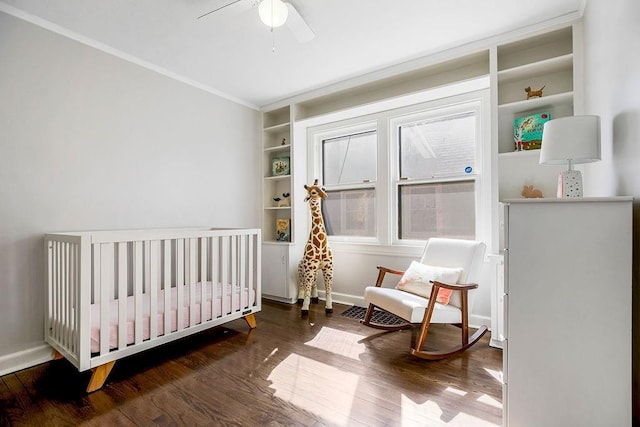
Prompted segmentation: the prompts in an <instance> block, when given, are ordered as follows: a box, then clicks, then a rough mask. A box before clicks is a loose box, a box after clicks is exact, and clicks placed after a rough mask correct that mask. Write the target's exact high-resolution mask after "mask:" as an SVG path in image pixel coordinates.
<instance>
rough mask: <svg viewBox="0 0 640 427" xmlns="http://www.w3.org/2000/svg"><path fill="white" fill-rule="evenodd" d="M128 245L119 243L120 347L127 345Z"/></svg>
mask: <svg viewBox="0 0 640 427" xmlns="http://www.w3.org/2000/svg"><path fill="white" fill-rule="evenodd" d="M127 247H128V243H127V242H119V243H118V348H125V347H126V346H127V277H128V274H127V273H128V269H127V258H128V257H127V255H128V253H127V252H128V251H127Z"/></svg>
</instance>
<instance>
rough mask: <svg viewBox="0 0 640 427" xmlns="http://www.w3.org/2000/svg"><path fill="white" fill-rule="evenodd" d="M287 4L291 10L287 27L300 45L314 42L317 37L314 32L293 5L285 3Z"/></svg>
mask: <svg viewBox="0 0 640 427" xmlns="http://www.w3.org/2000/svg"><path fill="white" fill-rule="evenodd" d="M285 4H286V5H287V8H289V17H288V18H287V22H286V23H285V25H286V26H287V27H289V29H290V30H291V32H292V33H293V35H294V36H295V38H296V39H297V40H298V41H299V42H300V43H306V42H308V41H310V40H312V39H313V38H314V37H315V36H316V35H315V33H314V32H313V30H312V29H311V28H310V27H309V25H307V23H306V22H305V21H304V19H303V18H302V16H301V15H300V14H299V13H298V11H297V10H296V8H295V7H293V5H292V4H291V3H288V2H285Z"/></svg>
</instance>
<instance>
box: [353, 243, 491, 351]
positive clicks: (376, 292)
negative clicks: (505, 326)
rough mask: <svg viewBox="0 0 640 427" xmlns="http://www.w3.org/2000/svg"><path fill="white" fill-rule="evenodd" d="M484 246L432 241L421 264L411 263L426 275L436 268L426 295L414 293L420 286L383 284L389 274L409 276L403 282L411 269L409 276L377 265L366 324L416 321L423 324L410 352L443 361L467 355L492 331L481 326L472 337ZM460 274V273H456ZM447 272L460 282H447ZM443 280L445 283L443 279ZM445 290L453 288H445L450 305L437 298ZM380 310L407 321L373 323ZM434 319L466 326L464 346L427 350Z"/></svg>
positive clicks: (425, 285) (367, 292)
mask: <svg viewBox="0 0 640 427" xmlns="http://www.w3.org/2000/svg"><path fill="white" fill-rule="evenodd" d="M485 250H486V245H485V244H484V243H482V242H477V241H471V240H457V239H443V238H432V239H429V241H428V242H427V245H426V247H425V250H424V253H423V255H422V258H421V260H420V264H417V263H415V264H413V263H412V266H411V268H415V271H418V270H419V269H422V270H421V272H422V273H420V274H422V277H423V278H424V276H425V274H426V276H429V274H432V273H433V272H434V271H435V272H437V274H436V275H435V276H432V277H435V279H431V280H429V278H428V277H427V279H426V280H423V282H424V281H426V282H431V283H432V286H429V283H421V285H422V287H421V288H420V289H421V291H420V293H421V295H418V294H416V293H414V292H415V291H416V288H415V287H410V286H405V287H402V289H401V288H400V286H396V288H393V289H392V288H385V287H382V282H383V280H384V277H385V275H386V274H387V273H390V274H396V275H403V274H404V276H403V280H402V281H401V284H402V282H405V278H407V280H409V279H410V276H411V273H407V274H405V272H404V271H399V270H392V269H389V268H386V267H382V266H378V267H377V268H378V280H377V281H376V285H375V286H368V287H367V288H366V289H365V292H364V300H365V301H366V302H367V303H368V304H369V307H368V309H367V313H366V314H365V318H364V320H363V321H362V323H363V324H364V325H367V326H370V327H373V328H377V329H383V330H390V331H393V330H400V329H406V328H411V327H412V326H413V325H414V324H420V332H419V334H418V337H417V339H416V342H415V346H414V347H412V348H411V354H412V355H414V356H416V357H419V358H422V359H429V360H438V359H444V358H447V357H451V356H454V355H457V354H460V353H462V352H463V351H465V350H467V349H468V348H469V347H471V346H472V345H473V344H475V343H476V342H477V341H478V340H479V339H480V338H482V336H483V335H484V334H485V333H486V332H487V327H486V326H482V327H481V328H480V329H478V330H477V331H476V332H475V333H474V334H473V335H472V336H471V337H469V310H470V309H471V307H472V306H473V298H472V295H473V293H471V294H470V293H469V291H470V290H473V289H476V288H477V287H478V285H477V284H476V283H477V281H478V278H479V275H480V271H481V267H482V264H483V259H484V254H485ZM414 265H415V267H414ZM425 269H426V270H425ZM460 270H461V271H460ZM425 271H426V273H425ZM443 272H444V273H443ZM449 273H451V274H453V276H451V275H450V274H449ZM456 273H457V274H459V276H455V275H456ZM420 274H418V276H420ZM443 274H444V276H443ZM445 276H448V277H458V279H457V281H456V283H444V282H445V280H443V279H442V277H445ZM438 278H440V280H443V281H442V282H441V281H439V280H438ZM429 287H430V288H431V289H429ZM443 289H444V290H445V292H448V291H446V290H451V291H452V292H451V294H450V297H449V301H448V304H442V303H441V302H438V300H440V301H443V300H442V299H441V295H439V294H438V293H439V292H441V290H443ZM375 309H381V310H384V311H386V312H389V313H392V314H394V315H395V316H397V317H400V318H402V319H403V320H405V321H406V323H403V324H400V325H394V326H388V325H381V324H377V323H374V322H372V316H373V313H374V310H375ZM431 323H450V324H454V325H456V326H458V327H460V328H461V329H462V343H461V345H460V346H457V347H454V348H452V349H448V350H444V351H425V350H424V349H423V347H424V344H425V340H426V338H427V332H428V331H429V325H430V324H431Z"/></svg>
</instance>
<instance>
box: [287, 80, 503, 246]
mask: <svg viewBox="0 0 640 427" xmlns="http://www.w3.org/2000/svg"><path fill="white" fill-rule="evenodd" d="M474 101H476V102H478V105H479V106H478V110H477V120H476V126H477V127H478V131H477V136H478V139H477V143H476V150H477V152H476V162H475V173H474V174H473V175H474V179H475V185H476V190H475V195H476V198H475V209H476V216H475V221H476V233H475V234H476V239H477V240H481V241H485V242H490V241H491V236H492V235H493V234H494V231H495V230H493V227H494V225H493V224H492V221H491V215H492V212H493V209H492V203H493V201H492V197H494V196H495V194H497V193H496V191H497V189H493V187H494V186H495V185H494V178H493V175H497V167H498V166H497V163H496V164H492V153H493V152H494V151H495V150H494V147H493V146H494V145H495V144H494V142H493V141H492V139H491V133H490V130H491V120H490V102H489V101H490V90H489V85H488V79H486V78H479V79H475V80H472V81H468V82H463V83H460V84H454V85H450V86H446V87H439V88H435V89H429V90H426V91H423V92H419V93H416V94H411V95H407V96H404V97H399V98H394V99H391V100H386V101H379V102H377V103H374V104H367V105H364V106H360V107H354V108H352V109H347V110H342V111H337V112H334V113H329V114H326V115H324V116H318V117H314V118H310V119H306V120H303V121H302V122H300V123H299V125H300V126H301V127H302V128H303V129H304V133H305V134H306V140H307V143H306V144H307V159H308V163H307V166H308V168H307V179H308V180H312V179H315V178H318V179H320V180H322V176H321V172H322V163H321V162H322V157H321V155H322V151H321V141H322V140H323V139H328V138H331V137H337V136H340V135H344V134H346V133H348V132H354V133H355V132H359V131H362V130H363V129H365V128H366V126H372V125H374V124H375V127H376V128H377V160H378V161H377V164H378V170H377V173H378V177H377V180H376V182H375V191H376V218H377V235H376V237H375V238H361V237H350V236H329V241H330V242H332V243H334V249H335V248H338V249H339V250H340V251H346V252H351V253H370V254H380V255H402V254H405V255H410V254H415V253H416V251H417V250H421V249H423V248H424V242H425V241H424V240H406V239H404V240H400V239H398V238H397V225H396V224H397V220H398V211H397V203H398V200H397V197H398V195H397V186H396V185H395V183H394V177H398V176H399V170H398V168H397V167H396V166H394V165H397V159H394V158H393V157H397V156H398V152H397V150H396V149H394V148H393V147H392V146H394V145H395V143H392V142H391V135H390V132H392V130H391V129H392V128H391V119H395V118H400V117H403V116H410V115H412V114H420V113H423V112H425V111H431V110H437V109H440V108H443V107H449V106H455V105H458V104H468V103H471V102H474ZM301 130H302V129H301ZM469 178H470V177H469V176H464V177H463V178H461V179H462V180H468V179H469ZM396 180H397V179H396Z"/></svg>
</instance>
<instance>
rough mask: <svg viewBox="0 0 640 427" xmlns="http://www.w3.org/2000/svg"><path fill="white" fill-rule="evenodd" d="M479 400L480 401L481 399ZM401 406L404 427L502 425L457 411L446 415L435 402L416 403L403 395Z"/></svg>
mask: <svg viewBox="0 0 640 427" xmlns="http://www.w3.org/2000/svg"><path fill="white" fill-rule="evenodd" d="M446 390H447V391H450V392H453V393H455V394H456V395H459V396H461V397H464V396H465V395H467V393H466V392H464V391H461V390H458V389H454V388H451V387H448V388H447V389H446ZM484 396H486V395H484ZM484 396H483V397H484ZM487 397H488V396H487ZM478 400H479V401H480V399H478ZM483 403H484V402H483ZM400 404H401V408H402V409H401V411H402V417H401V421H400V425H401V426H403V427H409V426H417V425H421V426H427V425H428V426H465V427H466V426H492V427H495V426H499V425H500V424H496V423H492V422H490V421H487V420H483V419H481V418H478V417H476V416H473V415H471V414H468V413H465V412H458V411H457V410H454V412H453V413H451V408H449V409H448V411H449V413H446V412H444V411H443V408H441V407H440V405H439V404H438V403H437V402H435V401H433V400H427V401H426V402H423V403H418V402H414V401H413V400H411V399H410V398H408V397H407V396H405V395H404V394H403V395H401V396H400ZM445 410H446V409H445Z"/></svg>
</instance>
